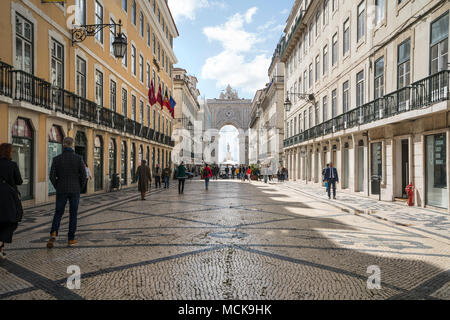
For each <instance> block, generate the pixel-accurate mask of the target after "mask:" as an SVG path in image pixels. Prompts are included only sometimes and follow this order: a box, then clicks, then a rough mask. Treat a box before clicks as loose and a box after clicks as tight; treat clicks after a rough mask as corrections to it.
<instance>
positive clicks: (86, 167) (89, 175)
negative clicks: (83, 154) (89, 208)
mask: <svg viewBox="0 0 450 320" xmlns="http://www.w3.org/2000/svg"><path fill="white" fill-rule="evenodd" d="M84 168H85V169H86V179H87V181H86V183H85V184H84V187H83V191H81V193H83V194H84V193H87V186H88V184H87V183H88V182H89V180H92V175H91V170H90V169H89V167H88V165H87V163H86V162H84Z"/></svg>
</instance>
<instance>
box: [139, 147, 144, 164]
mask: <svg viewBox="0 0 450 320" xmlns="http://www.w3.org/2000/svg"><path fill="white" fill-rule="evenodd" d="M142 160H144V147H143V146H142V145H140V146H139V165H140V164H141V162H142Z"/></svg>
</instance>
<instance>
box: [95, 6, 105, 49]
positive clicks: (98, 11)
mask: <svg viewBox="0 0 450 320" xmlns="http://www.w3.org/2000/svg"><path fill="white" fill-rule="evenodd" d="M95 23H96V24H103V7H102V5H101V4H100V3H99V2H98V1H95ZM95 38H96V39H97V40H98V41H100V43H103V30H100V31H99V32H97V33H96V34H95Z"/></svg>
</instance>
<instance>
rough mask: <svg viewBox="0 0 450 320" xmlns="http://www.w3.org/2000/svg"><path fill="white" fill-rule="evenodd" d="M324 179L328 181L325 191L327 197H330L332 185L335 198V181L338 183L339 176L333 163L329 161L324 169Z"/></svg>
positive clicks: (334, 197)
mask: <svg viewBox="0 0 450 320" xmlns="http://www.w3.org/2000/svg"><path fill="white" fill-rule="evenodd" d="M324 181H326V182H327V183H328V186H327V192H328V199H331V195H330V193H331V186H333V199H335V200H336V182H337V183H339V177H338V173H337V170H336V168H334V167H333V163H331V162H330V166H329V167H328V168H326V169H325V177H324Z"/></svg>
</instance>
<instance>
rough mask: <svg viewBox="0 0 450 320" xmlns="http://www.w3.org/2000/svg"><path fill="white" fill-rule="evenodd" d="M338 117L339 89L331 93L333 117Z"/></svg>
mask: <svg viewBox="0 0 450 320" xmlns="http://www.w3.org/2000/svg"><path fill="white" fill-rule="evenodd" d="M336 115H337V89H334V90H333V91H331V117H332V118H334V117H336Z"/></svg>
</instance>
